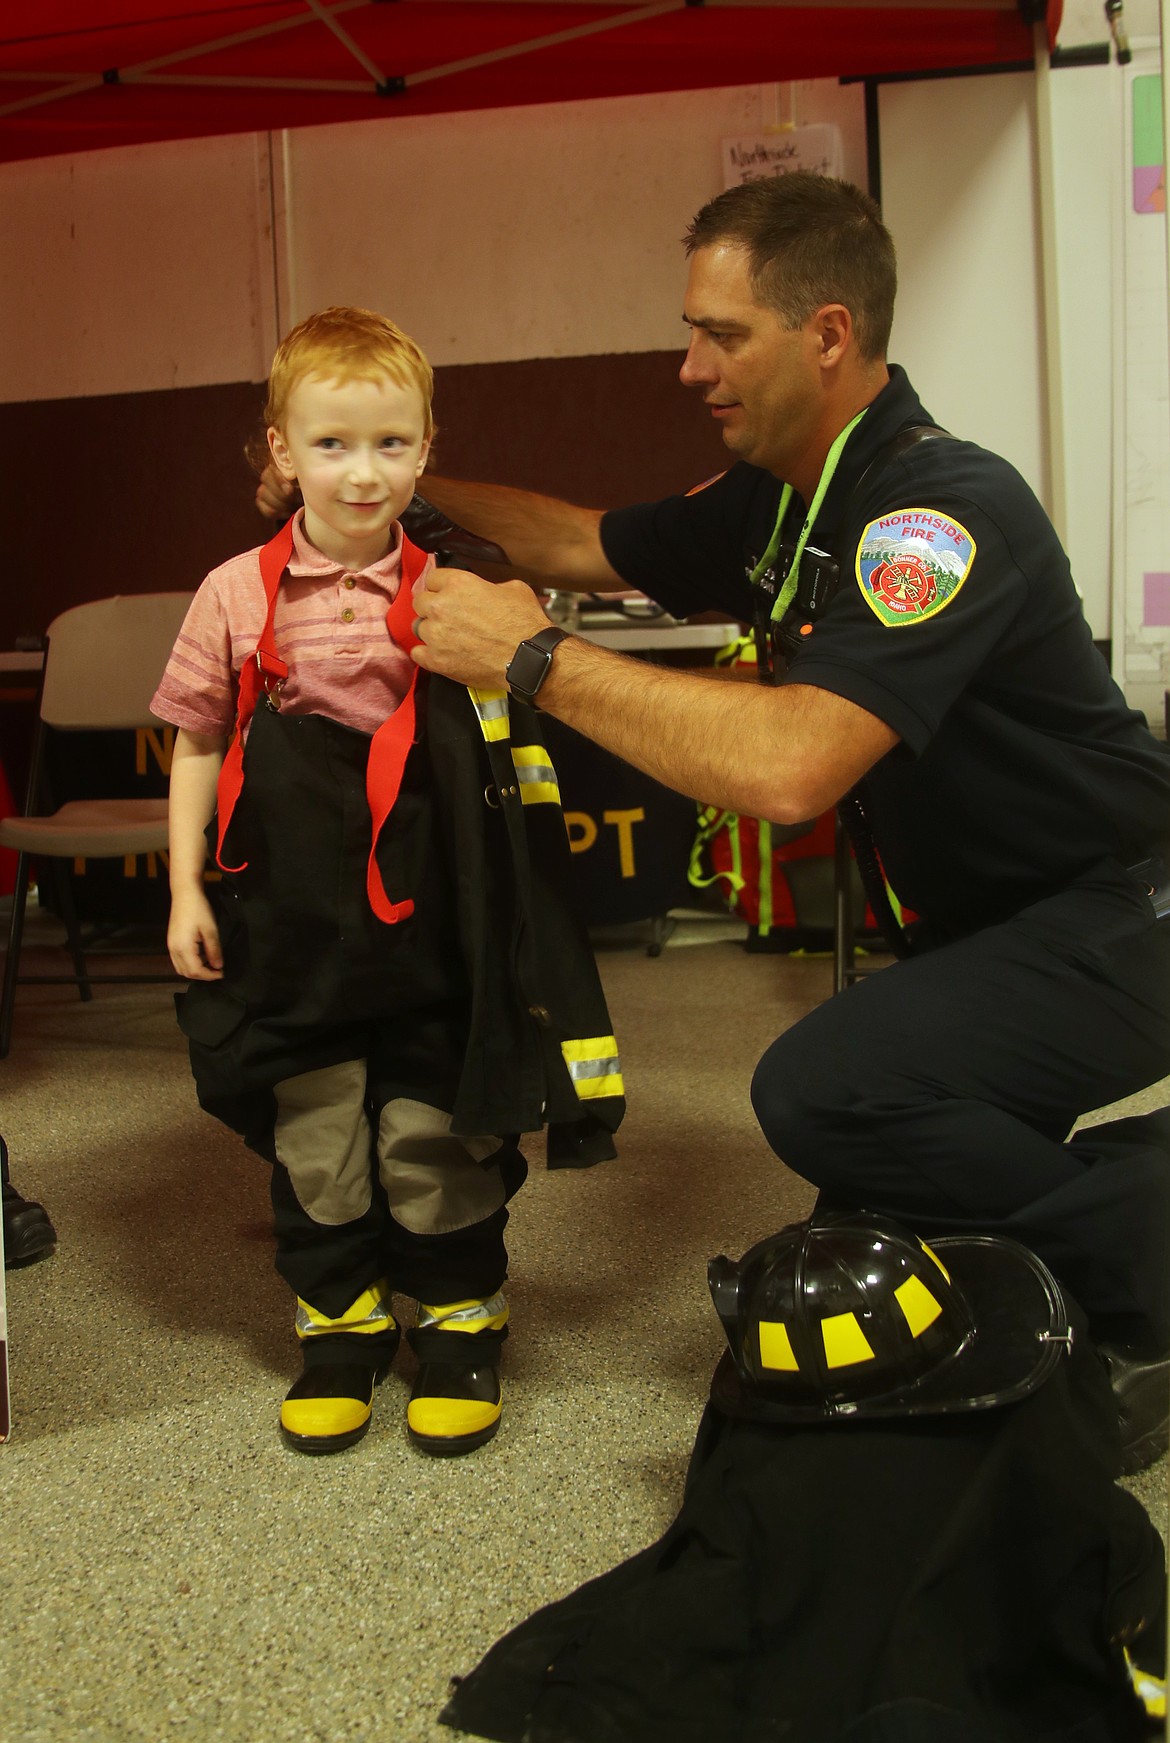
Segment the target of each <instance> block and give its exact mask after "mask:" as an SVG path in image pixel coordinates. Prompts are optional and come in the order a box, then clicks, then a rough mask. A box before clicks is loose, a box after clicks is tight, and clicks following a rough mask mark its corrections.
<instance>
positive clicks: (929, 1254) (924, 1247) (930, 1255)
mask: <svg viewBox="0 0 1170 1743" xmlns="http://www.w3.org/2000/svg"><path fill="white" fill-rule="evenodd" d="M918 1245H919V1246H920V1247H921V1248H922V1251H923V1252H924V1253H925V1254H926V1256H927V1258H928V1259H933V1260H934V1262H935V1264H936V1265H937V1266H938V1268H939V1270H940V1271H941V1272H942V1274H943V1276H944V1277H945V1278H946V1280H947V1282H948V1283H949V1282H950V1280H951V1274H950V1272H949V1271H948V1270H947V1268H946V1266H945V1265H944V1264H943V1262H942V1260H941V1259H940V1258H939V1256H938V1254H937V1253H936V1252H935V1251H934V1249H933V1248H932V1247H928V1246H927V1244H926V1242H925V1241H919V1243H918Z"/></svg>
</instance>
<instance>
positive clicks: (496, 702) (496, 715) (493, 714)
mask: <svg viewBox="0 0 1170 1743" xmlns="http://www.w3.org/2000/svg"><path fill="white" fill-rule="evenodd" d="M467 694H468V695H469V696H470V697H471V700H472V702H473V704H474V706H475V712H476V714H477V715H478V717H479V729H480V731H481V732H482V733H483V736H484V737H485V738H486V739H487V741H488V743H489V744H492V743H494V742H495V741H496V739H500V738H508V737H509V736H510V732H511V729H510V727H509V725H508V692H507V691H506V690H476V689H475V688H474V687H473V686H472V685H470V684H469V685H468V686H467Z"/></svg>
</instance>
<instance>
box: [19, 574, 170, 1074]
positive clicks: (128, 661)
mask: <svg viewBox="0 0 1170 1743" xmlns="http://www.w3.org/2000/svg"><path fill="white" fill-rule="evenodd" d="M192 597H193V595H192V594H190V593H140V594H132V595H119V596H117V597H116V598H113V599H95V600H93V601H91V602H90V603H89V604H88V605H77V606H74V607H73V608H72V610H70V611H63V612H62V613H61V614H60V616H58V617H55V618H54V619H53V621H52V623H51V624H50V625H49V631H48V638H47V645H46V649H45V662H44V668H43V671H42V675H41V689H40V696H39V699H38V708H37V714H38V719H37V727H36V733H35V737H34V740H33V752H32V766H31V768H30V771H29V783H28V798H27V801H26V803H25V808H24V815H23V816H21V817H7V818H4V819H3V820H0V846H3V847H10V848H15V850H16V854H17V861H16V887H15V889H14V890H13V893H12V921H11V925H10V927H9V935H8V954H7V957H6V958H5V962H4V987H3V992H2V993H0V1059H3V1058H4V1057H5V1056H6V1054H7V1052H8V1046H9V1042H10V1040H11V1037H12V1016H13V1004H14V1001H15V997H16V987H17V983H18V982H22V983H25V984H32V983H36V984H39V985H55V984H59V983H64V984H69V983H70V982H72V983H73V984H74V985H75V986H76V987H77V989H78V991H79V993H80V995H81V997H82V999H84V1000H89V999H91V998H92V997H93V990H92V989H93V985H94V983H103V982H109V981H135V982H145V981H161V980H170V979H172V978H173V976H172V975H170V974H165V975H164V974H92V973H90V971H89V968H88V966H87V964H86V960H85V955H84V951H83V949H82V941H81V933H80V930H79V928H78V924H77V914H76V910H75V907H74V903H73V898H72V892H71V889H70V886H69V878H68V873H67V868H66V867H64V866H63V864H62V862H64V861H68V860H71V859H75V858H83V859H120V858H121V857H122V856H123V855H124V854H138V853H154V852H158V851H159V850H160V849H162V848H165V847H166V845H167V801H166V799H165V798H164V799H77V800H72V801H70V802H68V803H66V804H63V805H61V806H59V807H57V808H56V809H53V808H52V807H53V800H52V796H51V794H50V793H49V792H48V790H47V781H46V778H45V741H46V735H47V733H48V732H49V731H54V732H80V731H86V732H94V731H119V730H120V731H125V730H127V729H132V728H136V727H140V726H152V725H157V724H158V722H157V721H156V720H155V719H154V717H153V715H152V714H151V712H150V700H151V697H152V696H153V695H154V692H155V690H156V688H157V687H158V681H159V678H160V677H161V676H162V671H163V667H164V666H165V665H166V662H167V658H168V656H169V654H170V651H171V648H172V647H173V645H174V642H175V638H176V636H177V635H178V633H179V627H180V625H181V624H182V621H183V618H184V617H185V615H186V612H187V607H188V606H189V605H190V603H191V600H192ZM34 858H35V859H36V860H37V861H38V862H41V861H44V862H48V863H49V864H50V865H52V866H53V867H54V868H55V869H56V870H59V871H60V872H61V874H62V875H60V876H59V877H58V880H57V884H58V890H59V896H60V902H61V913H62V919H63V920H64V922H65V929H66V934H67V945H68V949H69V953H70V955H71V956H72V958H73V973H72V974H29V975H22V974H21V973H20V972H19V966H20V949H21V941H22V938H23V934H24V912H25V906H26V903H27V900H28V888H29V870H30V866H29V861H30V859H34Z"/></svg>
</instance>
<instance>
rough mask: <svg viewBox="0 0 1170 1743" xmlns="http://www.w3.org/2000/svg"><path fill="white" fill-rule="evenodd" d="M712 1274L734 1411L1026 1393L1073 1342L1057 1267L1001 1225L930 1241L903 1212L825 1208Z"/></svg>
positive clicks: (836, 1414)
mask: <svg viewBox="0 0 1170 1743" xmlns="http://www.w3.org/2000/svg"><path fill="white" fill-rule="evenodd" d="M707 1282H708V1285H709V1287H710V1290H711V1295H712V1299H713V1300H714V1302H715V1307H716V1310H717V1312H718V1314H719V1318H720V1319H721V1320H722V1322H723V1329H724V1331H725V1332H726V1334H727V1342H728V1345H729V1348H728V1350H727V1351H725V1353H724V1355H723V1356H722V1358H721V1360H720V1362H719V1365H718V1367H717V1368H716V1370H715V1375H714V1378H713V1380H712V1383H711V1401H712V1403H713V1404H714V1405H715V1406H716V1408H717V1409H719V1410H721V1411H723V1413H724V1414H725V1415H728V1416H745V1417H749V1418H752V1419H754V1420H756V1421H761V1422H785V1423H801V1422H808V1423H812V1422H826V1421H852V1420H859V1419H862V1418H866V1419H868V1418H881V1417H896V1416H903V1417H904V1416H936V1415H943V1414H947V1413H950V1412H954V1411H964V1410H984V1409H989V1408H990V1407H992V1406H993V1405H1001V1404H1012V1403H1015V1402H1016V1401H1017V1400H1018V1399H1020V1398H1025V1397H1027V1395H1028V1394H1029V1393H1030V1392H1033V1391H1035V1390H1036V1388H1037V1387H1038V1386H1039V1385H1041V1384H1042V1383H1043V1381H1044V1380H1046V1379H1047V1378H1048V1376H1049V1375H1050V1374H1051V1373H1052V1372H1053V1370H1054V1369H1055V1367H1056V1365H1057V1363H1058V1362H1059V1361H1060V1359H1061V1357H1062V1356H1063V1355H1065V1354H1067V1352H1068V1350H1069V1348H1070V1347H1071V1343H1072V1327H1071V1325H1070V1322H1069V1317H1068V1310H1067V1308H1066V1306H1065V1303H1064V1299H1063V1297H1062V1296H1061V1293H1060V1287H1059V1285H1058V1284H1057V1282H1056V1280H1055V1278H1054V1277H1053V1276H1052V1274H1051V1273H1050V1272H1049V1271H1048V1270H1047V1268H1046V1267H1045V1266H1044V1265H1043V1264H1042V1263H1041V1261H1040V1260H1039V1259H1038V1258H1037V1257H1036V1256H1035V1254H1034V1253H1030V1252H1029V1251H1028V1250H1027V1248H1026V1247H1022V1246H1020V1245H1019V1244H1018V1243H1017V1242H1015V1241H1010V1240H1006V1239H1004V1238H1002V1237H1000V1236H992V1235H944V1236H940V1237H939V1238H938V1239H935V1240H932V1241H931V1243H930V1245H929V1246H928V1245H927V1244H926V1243H925V1242H924V1241H921V1240H919V1238H918V1236H917V1235H915V1234H912V1233H911V1231H910V1230H909V1229H907V1228H904V1227H903V1226H902V1225H901V1224H900V1223H898V1222H896V1221H894V1219H893V1218H892V1217H887V1216H877V1215H871V1214H870V1213H869V1212H866V1211H858V1212H856V1213H844V1212H822V1213H814V1214H813V1215H812V1216H811V1217H810V1218H808V1220H807V1221H805V1222H800V1223H792V1224H790V1225H789V1226H788V1227H787V1228H785V1229H781V1231H780V1233H779V1234H776V1235H770V1236H769V1237H768V1238H767V1239H766V1240H763V1241H760V1242H758V1243H757V1245H756V1246H754V1247H752V1248H750V1249H749V1250H748V1252H746V1253H745V1254H744V1256H743V1258H742V1259H741V1260H740V1262H739V1264H738V1265H736V1264H733V1263H732V1261H731V1260H730V1259H726V1258H722V1257H721V1258H718V1259H712V1260H711V1261H710V1263H709V1265H708V1266H707Z"/></svg>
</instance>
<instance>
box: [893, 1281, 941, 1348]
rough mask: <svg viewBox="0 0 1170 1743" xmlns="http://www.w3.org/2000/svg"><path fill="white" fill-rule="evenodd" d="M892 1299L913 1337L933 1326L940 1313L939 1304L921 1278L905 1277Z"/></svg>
mask: <svg viewBox="0 0 1170 1743" xmlns="http://www.w3.org/2000/svg"><path fill="white" fill-rule="evenodd" d="M894 1299H895V1300H896V1301H897V1303H898V1306H899V1307H900V1308H901V1309H902V1312H903V1313H904V1314H905V1315H906V1324H907V1325H908V1326H909V1327H910V1331H911V1333H912V1335H913V1336H914V1337H917V1336H918V1335H919V1333H920V1332H924V1331H925V1330H926V1328H927V1326H928V1325H933V1324H934V1322H935V1320H936V1319H937V1318H938V1316H939V1314H940V1313H941V1312H942V1304H941V1302H938V1301H936V1300H935V1298H934V1296H933V1295H932V1294H931V1293H930V1290H929V1289H928V1288H927V1287H926V1284H925V1283H924V1282H923V1281H922V1279H921V1277H907V1279H906V1281H905V1283H902V1284H899V1286H898V1288H897V1289H895V1290H894Z"/></svg>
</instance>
